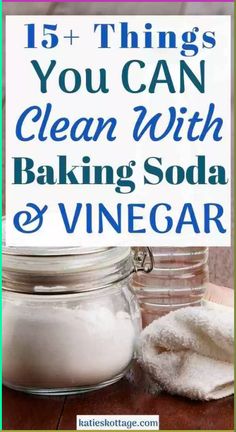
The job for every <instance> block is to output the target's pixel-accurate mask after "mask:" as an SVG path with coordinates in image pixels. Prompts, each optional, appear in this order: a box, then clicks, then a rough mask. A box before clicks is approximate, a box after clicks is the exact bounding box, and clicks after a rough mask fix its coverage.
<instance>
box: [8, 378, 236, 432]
mask: <svg viewBox="0 0 236 432" xmlns="http://www.w3.org/2000/svg"><path fill="white" fill-rule="evenodd" d="M3 400H4V405H3V420H4V423H3V429H4V430H37V429H41V430H56V429H59V430H74V429H75V421H76V415H79V414H89V415H93V414H104V415H107V414H146V415H148V414H152V415H155V414H159V415H160V429H162V430H169V429H172V430H178V429H184V430H194V429H195V430H231V429H233V397H228V398H225V399H221V400H218V401H210V402H199V401H191V400H189V399H186V398H182V397H178V396H171V395H168V394H166V393H160V394H158V395H152V394H149V393H147V392H144V391H143V389H142V387H141V386H134V385H133V384H131V383H130V382H129V381H127V380H126V379H125V378H124V379H122V380H121V381H119V382H118V383H116V384H113V385H112V386H109V387H106V388H104V389H102V390H99V391H95V392H91V393H87V394H82V395H78V396H69V397H66V398H64V397H57V398H55V397H53V398H43V397H40V398H39V397H34V396H29V395H25V394H23V393H17V392H14V391H12V390H8V389H4V399H3Z"/></svg>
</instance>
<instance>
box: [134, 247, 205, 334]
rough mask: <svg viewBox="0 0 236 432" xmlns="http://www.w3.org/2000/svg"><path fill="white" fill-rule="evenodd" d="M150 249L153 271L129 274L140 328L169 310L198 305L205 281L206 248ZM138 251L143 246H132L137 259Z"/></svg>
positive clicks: (203, 291) (139, 251) (140, 250)
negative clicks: (136, 304)
mask: <svg viewBox="0 0 236 432" xmlns="http://www.w3.org/2000/svg"><path fill="white" fill-rule="evenodd" d="M151 251H152V259H153V270H152V272H151V273H149V274H142V273H139V272H138V273H134V274H132V275H131V276H130V288H131V291H132V292H133V293H135V294H136V295H137V298H138V301H139V305H140V309H141V313H142V322H143V327H145V326H147V325H148V324H150V323H151V322H152V321H153V320H154V319H156V318H159V317H161V316H162V315H165V314H167V313H168V312H170V311H173V310H176V309H179V308H183V307H187V306H199V305H200V304H201V301H202V298H203V295H204V293H205V290H206V285H207V282H208V249H207V248H204V247H183V248H176V247H175V248H172V247H169V248H167V247H163V248H157V247H153V248H151ZM141 252H142V248H140V249H139V248H134V255H135V259H136V260H137V257H139V254H140V253H141ZM138 260H140V258H138ZM147 265H148V263H147Z"/></svg>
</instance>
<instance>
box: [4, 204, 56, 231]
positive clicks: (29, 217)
mask: <svg viewBox="0 0 236 432" xmlns="http://www.w3.org/2000/svg"><path fill="white" fill-rule="evenodd" d="M26 207H30V208H31V209H33V210H34V212H36V214H31V212H30V211H28V210H22V211H19V212H18V213H16V214H15V216H14V219H13V223H14V226H15V228H16V229H17V230H18V231H20V232H21V233H24V234H32V233H34V232H36V231H38V230H39V229H40V228H41V226H42V224H43V214H44V213H45V212H46V210H47V209H48V206H47V205H45V206H44V207H43V208H42V210H40V208H39V207H38V206H37V205H36V204H33V203H28V204H26ZM34 222H36V226H34V228H29V227H28V226H29V225H30V226H31V225H32V224H33V223H34ZM27 227H28V228H27Z"/></svg>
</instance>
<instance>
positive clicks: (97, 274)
mask: <svg viewBox="0 0 236 432" xmlns="http://www.w3.org/2000/svg"><path fill="white" fill-rule="evenodd" d="M2 226H3V230H2V231H3V245H2V250H3V287H4V288H5V289H11V290H16V291H24V292H42V293H46V292H49V293H53V292H55V291H56V292H58V291H59V292H68V291H69V292H74V291H76V292H80V291H90V290H94V289H98V288H101V287H105V286H107V285H110V284H112V283H114V282H117V281H119V280H122V279H124V278H126V277H128V276H129V275H130V274H131V272H132V271H133V268H134V266H133V260H132V256H131V252H130V248H129V247H99V248H95V247H93V248H87V247H64V248H63V247H60V248H48V247H45V248H42V247H39V248H37V247H34V248H29V247H8V246H6V241H5V220H3V224H2Z"/></svg>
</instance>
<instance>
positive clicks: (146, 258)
mask: <svg viewBox="0 0 236 432" xmlns="http://www.w3.org/2000/svg"><path fill="white" fill-rule="evenodd" d="M133 258H134V271H135V272H140V271H142V272H144V273H150V272H151V271H152V270H153V266H154V258H153V253H152V250H151V248H150V247H136V248H134V249H133Z"/></svg>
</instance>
